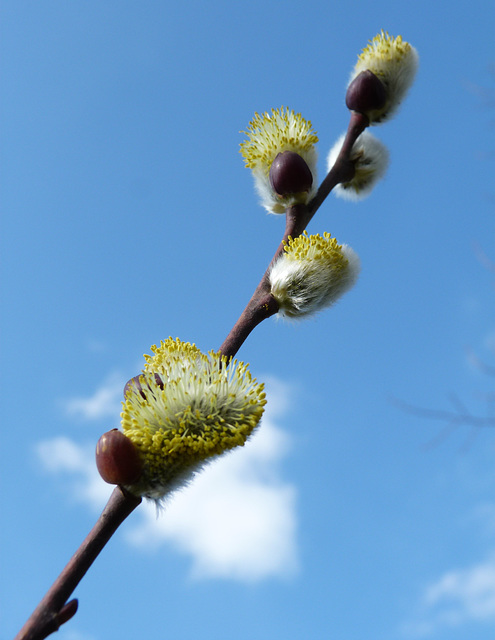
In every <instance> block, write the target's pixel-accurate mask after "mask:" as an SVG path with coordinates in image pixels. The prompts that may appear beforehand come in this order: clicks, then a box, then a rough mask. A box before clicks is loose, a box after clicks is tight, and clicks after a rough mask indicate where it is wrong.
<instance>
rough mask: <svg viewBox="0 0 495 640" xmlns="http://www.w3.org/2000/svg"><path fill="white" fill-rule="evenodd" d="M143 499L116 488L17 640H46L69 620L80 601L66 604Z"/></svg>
mask: <svg viewBox="0 0 495 640" xmlns="http://www.w3.org/2000/svg"><path fill="white" fill-rule="evenodd" d="M140 502H141V498H137V497H136V496H133V495H131V494H130V493H128V492H127V491H125V490H124V489H122V488H121V487H116V488H115V489H114V491H113V493H112V495H111V496H110V498H109V500H108V503H107V505H106V507H105V508H104V509H103V511H102V513H101V515H100V517H99V518H98V520H97V522H96V524H95V526H94V527H93V528H92V529H91V531H90V532H89V534H88V535H87V537H86V539H85V540H84V542H83V543H82V544H81V546H80V547H79V549H78V550H77V551H76V553H75V554H74V555H73V556H72V558H71V559H70V561H69V562H68V564H67V565H66V567H65V569H64V570H63V571H62V573H61V574H60V575H59V577H58V578H57V579H56V580H55V582H54V583H53V585H52V586H51V588H50V589H49V590H48V591H47V593H46V595H45V596H44V598H43V599H42V600H41V602H40V603H39V605H38V606H37V607H36V609H35V610H34V611H33V613H32V615H31V617H30V618H29V619H28V621H27V622H26V624H25V625H24V626H23V628H22V629H21V631H20V632H19V633H18V634H17V636H16V637H15V640H43V638H46V637H47V636H49V635H50V634H51V633H54V632H55V631H57V630H58V629H59V627H60V626H61V625H62V624H64V622H67V620H70V618H72V616H73V615H74V614H75V613H76V611H77V600H71V601H70V602H67V600H68V599H69V597H70V596H71V595H72V593H73V591H74V589H75V588H76V587H77V585H78V584H79V582H80V581H81V580H82V578H83V577H84V575H85V574H86V572H87V570H88V569H89V568H90V566H91V565H92V564H93V562H94V561H95V560H96V558H97V557H98V555H99V554H100V551H101V550H102V549H103V547H104V546H105V545H106V543H107V542H108V541H109V540H110V538H111V537H112V535H113V534H114V533H115V531H116V530H117V529H118V527H119V526H120V525H121V524H122V522H123V521H124V520H125V519H126V518H127V516H128V515H129V514H131V513H132V512H133V511H134V509H135V508H136V507H137V506H138V505H139V504H140Z"/></svg>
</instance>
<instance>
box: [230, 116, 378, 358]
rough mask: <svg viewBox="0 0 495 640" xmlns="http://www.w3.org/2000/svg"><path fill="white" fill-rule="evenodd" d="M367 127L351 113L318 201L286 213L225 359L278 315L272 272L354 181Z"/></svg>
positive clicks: (318, 194)
mask: <svg viewBox="0 0 495 640" xmlns="http://www.w3.org/2000/svg"><path fill="white" fill-rule="evenodd" d="M368 125H369V120H368V118H367V117H366V116H365V115H363V114H362V113H357V112H356V111H351V117H350V121H349V126H348V128H347V133H346V136H345V138H344V142H343V144H342V148H341V150H340V152H339V155H338V157H337V160H336V161H335V164H334V165H333V167H332V169H331V170H330V171H329V172H328V174H327V176H326V178H325V179H324V180H323V182H322V183H321V185H320V187H319V189H318V191H317V193H316V195H315V197H314V198H313V200H311V202H310V203H309V204H308V205H305V204H297V205H293V206H291V207H289V208H288V209H287V211H286V223H285V232H284V237H283V238H282V241H281V242H280V244H279V246H278V248H277V250H276V252H275V255H274V256H273V258H272V260H271V262H270V264H269V265H268V268H267V270H266V271H265V273H264V275H263V277H262V278H261V281H260V283H259V284H258V286H257V287H256V290H255V292H254V293H253V295H252V296H251V299H250V301H249V302H248V304H247V306H246V308H245V309H244V311H243V312H242V313H241V315H240V317H239V319H238V320H237V322H236V323H235V325H234V326H233V327H232V329H231V330H230V332H229V334H228V336H227V337H226V338H225V340H224V342H223V344H222V346H221V347H220V352H221V353H222V354H223V355H225V356H227V357H232V358H233V357H234V356H235V354H236V353H237V352H238V351H239V349H240V347H241V346H242V344H243V343H244V341H245V340H246V338H247V337H248V336H249V334H250V333H251V331H252V330H253V329H254V328H255V327H256V326H257V325H258V324H260V322H262V321H263V320H266V319H267V318H269V317H270V316H273V315H274V314H276V313H277V312H278V308H279V307H278V303H277V301H276V300H275V298H274V297H273V296H272V295H271V293H270V283H269V275H270V269H271V267H272V265H273V264H274V263H275V262H276V260H277V259H278V258H279V256H280V255H281V254H282V252H283V250H284V244H285V243H286V242H287V240H288V238H289V236H291V237H292V238H297V236H299V235H301V233H302V232H303V231H304V230H305V229H306V227H307V226H308V224H309V222H310V221H311V219H312V218H313V216H314V215H315V213H316V212H317V210H318V209H319V207H320V206H321V204H322V203H323V202H324V200H325V198H326V197H327V196H328V195H329V193H330V192H331V191H332V189H333V188H334V187H335V186H336V185H337V184H340V183H341V182H349V181H350V180H352V178H353V177H354V173H355V169H354V164H353V163H352V162H351V160H350V156H351V151H352V147H353V145H354V143H355V142H356V140H357V138H358V137H359V136H360V135H361V133H362V132H363V131H364V130H365V129H366V127H367V126H368Z"/></svg>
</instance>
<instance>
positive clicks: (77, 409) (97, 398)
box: [64, 373, 126, 420]
mask: <svg viewBox="0 0 495 640" xmlns="http://www.w3.org/2000/svg"><path fill="white" fill-rule="evenodd" d="M125 382H126V381H125V380H124V379H123V377H122V376H121V375H119V374H117V373H114V374H112V375H111V376H109V377H108V378H107V379H106V380H105V381H104V382H103V384H102V385H101V387H100V388H99V389H97V390H96V391H95V392H94V394H93V395H92V396H90V397H89V398H70V399H69V400H66V401H65V402H64V404H65V410H66V411H67V413H68V414H69V415H70V416H74V417H77V418H82V419H84V420H98V419H100V418H106V417H108V416H118V415H119V414H120V411H121V400H122V393H123V389H124V385H125Z"/></svg>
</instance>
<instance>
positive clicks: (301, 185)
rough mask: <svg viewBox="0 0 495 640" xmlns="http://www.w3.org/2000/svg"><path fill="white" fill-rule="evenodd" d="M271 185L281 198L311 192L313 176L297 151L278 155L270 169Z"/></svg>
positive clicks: (283, 152)
mask: <svg viewBox="0 0 495 640" xmlns="http://www.w3.org/2000/svg"><path fill="white" fill-rule="evenodd" d="M270 183H271V185H272V187H273V189H274V190H275V192H276V193H278V195H279V196H287V195H289V194H291V193H301V192H305V191H309V190H310V189H311V186H312V184H313V174H312V173H311V169H310V168H309V167H308V164H307V162H306V160H305V159H304V158H302V157H301V156H300V155H299V154H298V153H295V151H282V153H279V154H277V156H276V157H275V160H274V161H273V162H272V166H271V167H270Z"/></svg>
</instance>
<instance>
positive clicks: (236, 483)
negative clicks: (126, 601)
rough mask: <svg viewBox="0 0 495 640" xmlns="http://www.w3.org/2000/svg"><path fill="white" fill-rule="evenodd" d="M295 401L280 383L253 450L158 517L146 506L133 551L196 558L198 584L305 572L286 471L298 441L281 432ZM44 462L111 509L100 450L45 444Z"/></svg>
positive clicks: (238, 454)
mask: <svg viewBox="0 0 495 640" xmlns="http://www.w3.org/2000/svg"><path fill="white" fill-rule="evenodd" d="M121 389H122V387H120V392H121ZM288 396H289V394H288V389H287V388H285V387H283V385H281V384H280V383H279V382H276V381H273V380H272V381H271V382H270V384H269V389H268V408H267V411H266V413H265V416H264V418H263V421H262V424H261V427H260V428H259V430H258V432H257V433H256V434H255V435H254V436H253V437H252V439H251V440H250V441H249V442H248V443H247V444H246V446H245V447H243V448H242V449H238V450H235V451H232V452H231V453H230V454H227V455H225V456H224V457H222V458H220V459H219V460H216V461H214V462H213V463H212V464H211V465H210V466H209V467H208V468H207V469H205V470H204V471H203V472H202V473H201V474H199V475H198V477H197V478H196V479H195V480H194V482H192V483H191V485H190V486H188V487H186V488H185V489H184V490H182V491H181V492H179V493H177V494H175V495H174V496H172V497H171V498H170V500H169V501H168V503H167V504H166V506H165V509H164V513H161V514H160V515H159V516H158V517H157V514H156V510H155V507H154V505H152V504H143V505H141V506H140V508H139V510H138V514H137V515H140V518H141V520H140V522H139V523H138V524H137V525H136V526H134V528H133V529H131V531H130V532H129V533H128V534H127V540H128V542H129V544H131V545H133V546H134V547H138V548H142V549H143V550H152V551H154V550H156V549H158V548H159V547H160V546H162V545H167V544H168V545H172V546H173V547H175V548H176V549H177V550H178V551H179V552H180V553H184V554H186V555H188V556H189V557H190V558H191V572H190V574H191V577H193V578H195V579H206V578H224V579H233V580H239V581H243V582H254V581H257V580H262V579H265V578H268V577H286V576H290V575H291V574H293V573H294V572H295V571H297V567H298V557H297V517H296V491H295V488H294V486H293V485H291V484H289V483H288V482H286V481H284V480H283V478H282V470H281V463H282V462H283V460H284V458H286V456H287V454H288V452H289V450H290V438H289V436H288V434H287V433H286V432H285V431H284V430H283V429H282V428H281V427H280V426H279V425H278V423H279V421H280V420H281V418H282V416H283V412H284V411H286V410H287V407H288ZM38 457H39V460H40V461H41V463H42V465H43V467H44V469H46V470H47V471H49V472H51V473H54V474H69V475H71V476H72V478H73V482H72V483H71V486H72V487H73V491H74V496H75V498H76V499H78V500H80V501H82V502H84V503H86V504H88V505H90V506H91V507H92V508H98V509H100V508H101V507H102V506H103V504H104V502H105V500H106V498H107V497H108V495H109V493H110V491H111V487H109V485H106V484H105V483H104V482H103V481H102V480H101V479H100V477H99V476H98V474H97V472H96V470H95V464H94V445H91V447H88V448H84V447H82V446H81V445H78V444H76V443H75V442H73V441H72V440H69V439H67V438H57V439H54V440H50V441H45V442H42V443H40V444H39V446H38Z"/></svg>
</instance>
